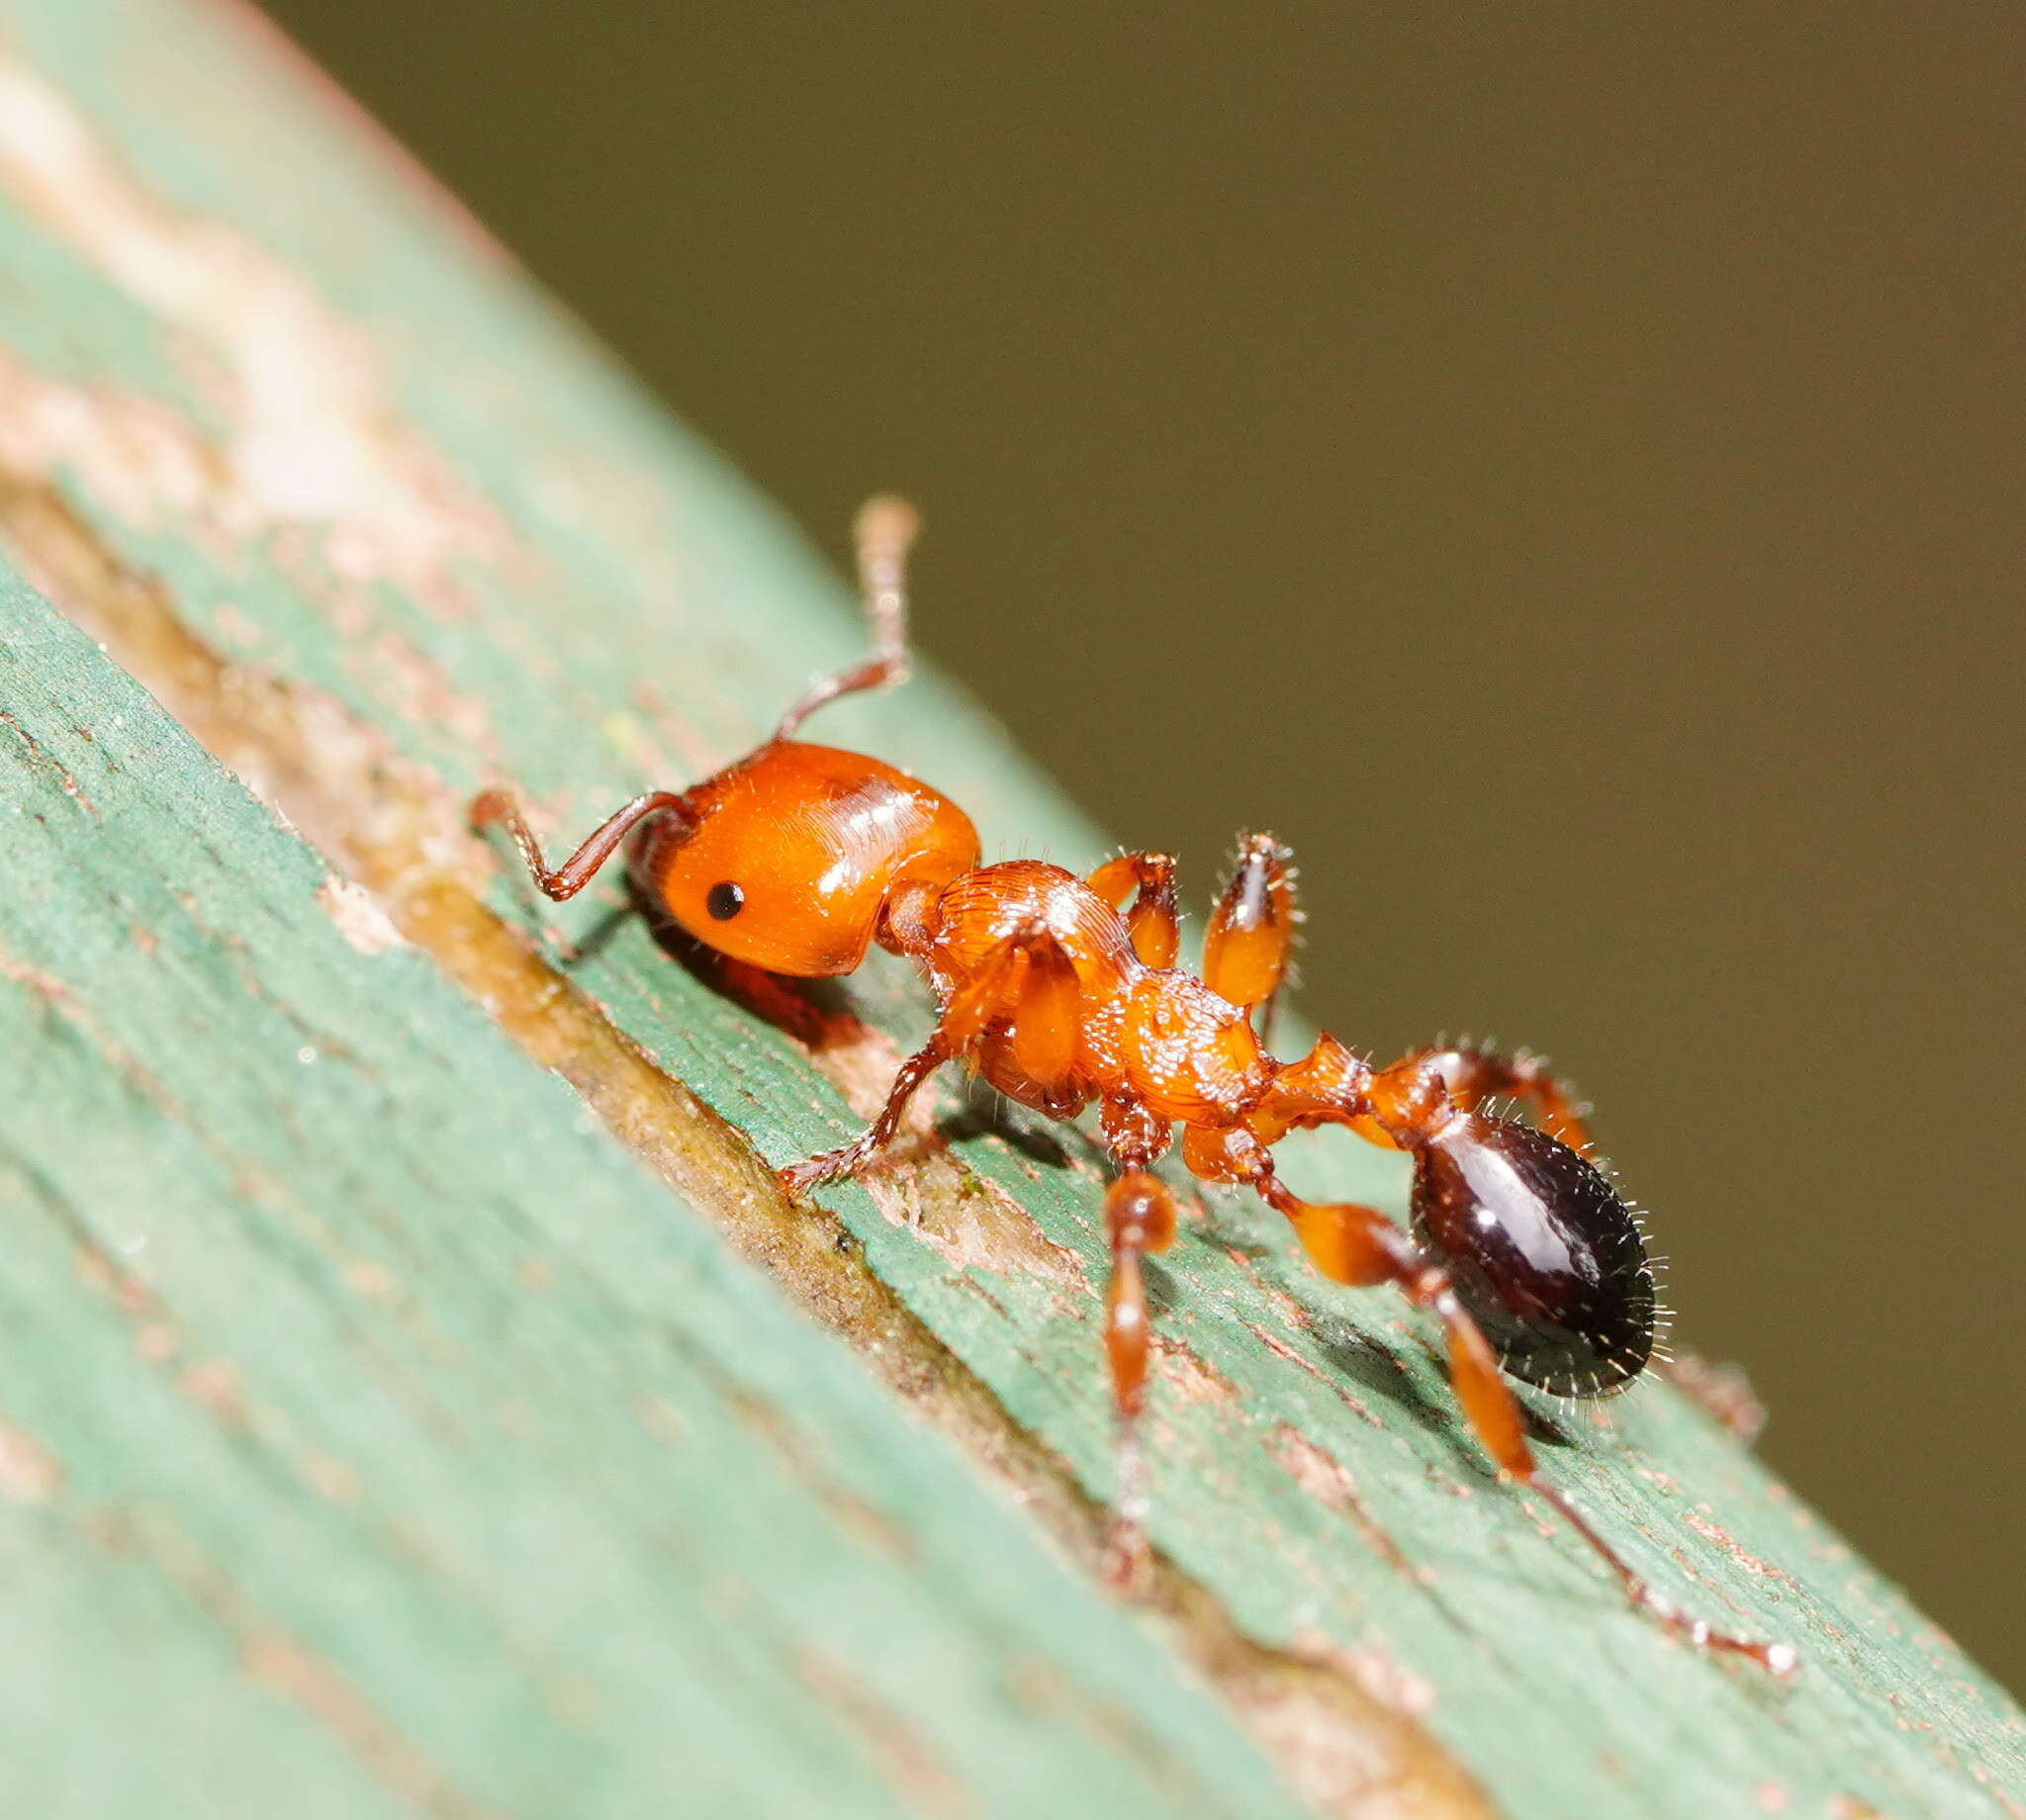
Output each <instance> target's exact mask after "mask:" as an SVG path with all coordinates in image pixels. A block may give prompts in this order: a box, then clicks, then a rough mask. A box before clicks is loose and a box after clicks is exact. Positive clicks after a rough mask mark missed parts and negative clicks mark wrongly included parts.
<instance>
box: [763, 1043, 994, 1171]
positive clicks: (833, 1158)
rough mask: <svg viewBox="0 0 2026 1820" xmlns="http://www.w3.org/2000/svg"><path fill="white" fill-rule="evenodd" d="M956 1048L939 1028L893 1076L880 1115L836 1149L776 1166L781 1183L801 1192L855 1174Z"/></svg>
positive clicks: (889, 1137) (883, 1144) (889, 1139)
mask: <svg viewBox="0 0 2026 1820" xmlns="http://www.w3.org/2000/svg"><path fill="white" fill-rule="evenodd" d="M954 1052H955V1051H954V1050H953V1049H952V1048H951V1047H950V1044H949V1043H948V1041H947V1040H946V1039H945V1038H944V1036H943V1033H942V1032H941V1031H940V1030H939V1031H938V1032H937V1033H936V1034H935V1035H934V1036H932V1037H931V1038H930V1039H929V1040H928V1042H926V1043H925V1044H923V1045H922V1047H920V1048H918V1049H916V1050H915V1052H914V1053H913V1054H912V1055H910V1056H909V1057H908V1058H907V1059H906V1060H905V1061H904V1062H902V1063H901V1064H900V1072H899V1073H898V1074H896V1075H895V1076H894V1077H893V1085H892V1087H891V1088H889V1089H888V1090H887V1094H886V1104H885V1105H884V1106H882V1107H880V1108H879V1116H878V1117H877V1118H876V1119H875V1120H874V1121H873V1123H872V1124H871V1125H869V1126H867V1127H866V1129H865V1130H864V1131H863V1132H861V1133H860V1134H859V1135H858V1136H857V1137H856V1138H853V1139H852V1140H851V1142H849V1143H847V1144H844V1145H842V1146H840V1147H839V1148H837V1149H835V1150H825V1151H823V1152H822V1154H820V1155H818V1156H811V1157H809V1158H808V1159H807V1160H806V1161H803V1162H798V1163H790V1164H788V1165H787V1167H786V1168H784V1169H777V1170H776V1171H775V1175H776V1176H777V1177H778V1178H779V1179H780V1182H781V1185H782V1187H783V1188H784V1189H786V1190H787V1192H788V1193H789V1194H790V1195H798V1194H800V1193H802V1192H803V1191H804V1190H805V1189H809V1188H814V1187H815V1186H816V1185H817V1183H819V1182H828V1181H834V1180H835V1179H836V1178H837V1177H838V1176H840V1175H856V1174H857V1173H858V1172H859V1171H860V1170H861V1169H863V1168H864V1167H865V1166H866V1164H868V1163H869V1162H871V1161H872V1160H873V1158H874V1157H875V1156H876V1155H878V1153H879V1152H880V1151H881V1150H883V1149H884V1148H885V1147H886V1146H887V1145H888V1144H889V1143H891V1142H892V1141H893V1134H894V1133H895V1132H897V1131H898V1130H899V1129H900V1120H901V1115H902V1114H903V1113H905V1112H906V1111H907V1103H908V1101H909V1100H911V1099H913V1098H914V1096H915V1091H916V1089H917V1088H919V1087H920V1086H921V1084H922V1083H923V1082H924V1081H925V1080H927V1079H928V1078H929V1076H930V1075H931V1074H933V1073H935V1071H936V1070H937V1069H938V1068H940V1067H941V1066H942V1065H943V1063H944V1062H946V1061H948V1060H949V1059H950V1057H951V1055H952V1054H953V1053H954Z"/></svg>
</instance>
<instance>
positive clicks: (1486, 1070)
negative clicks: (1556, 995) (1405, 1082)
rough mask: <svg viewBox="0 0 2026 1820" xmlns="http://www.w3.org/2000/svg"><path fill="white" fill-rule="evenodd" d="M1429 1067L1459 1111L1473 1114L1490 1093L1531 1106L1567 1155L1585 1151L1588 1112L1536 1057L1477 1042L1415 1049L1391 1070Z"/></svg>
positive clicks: (1535, 1114) (1582, 1103)
mask: <svg viewBox="0 0 2026 1820" xmlns="http://www.w3.org/2000/svg"><path fill="white" fill-rule="evenodd" d="M1429 1062H1431V1063H1433V1064H1434V1066H1435V1068H1436V1069H1437V1070H1438V1071H1439V1072H1440V1074H1441V1076H1442V1079H1443V1081H1444V1083H1445V1084H1446V1085H1447V1087H1448V1089H1449V1098H1450V1100H1451V1101H1452V1102H1453V1103H1454V1104H1455V1105H1456V1106H1457V1108H1458V1109H1459V1110H1461V1111H1463V1112H1475V1111H1476V1110H1477V1109H1478V1107H1479V1106H1480V1105H1482V1104H1483V1103H1484V1101H1486V1100H1487V1099H1489V1098H1491V1096H1492V1095H1494V1094H1505V1095H1508V1096H1510V1097H1511V1098H1513V1099H1516V1100H1519V1101H1521V1102H1523V1103H1524V1104H1526V1105H1527V1106H1529V1107H1531V1109H1532V1111H1533V1115H1534V1118H1535V1120H1536V1121H1537V1122H1538V1124H1539V1126H1540V1129H1541V1130H1542V1131H1544V1132H1545V1133H1547V1135H1548V1136H1549V1137H1550V1138H1555V1139H1557V1140H1558V1141H1559V1142H1562V1143H1565V1144H1567V1145H1568V1146H1569V1148H1570V1149H1572V1150H1582V1151H1588V1150H1589V1148H1590V1130H1589V1127H1588V1126H1587V1125H1585V1123H1584V1118H1585V1116H1586V1115H1587V1114H1588V1113H1589V1111H1590V1108H1589V1106H1588V1104H1587V1103H1585V1102H1583V1101H1581V1100H1579V1099H1578V1098H1577V1097H1576V1095H1575V1093H1574V1091H1573V1090H1572V1089H1571V1088H1570V1086H1569V1084H1568V1083H1567V1082H1566V1081H1563V1080H1559V1079H1557V1078H1556V1077H1555V1075H1554V1073H1553V1072H1552V1071H1551V1070H1550V1069H1549V1067H1548V1065H1547V1063H1546V1062H1545V1061H1544V1060H1542V1059H1541V1057H1540V1056H1538V1055H1531V1054H1528V1053H1527V1051H1526V1050H1524V1049H1520V1050H1519V1051H1517V1052H1516V1053H1514V1054H1512V1055H1501V1054H1500V1053H1499V1052H1498V1051H1497V1050H1496V1049H1494V1048H1491V1047H1488V1046H1486V1045H1484V1044H1479V1043H1468V1042H1465V1043H1458V1044H1451V1045H1447V1046H1437V1047H1429V1048H1425V1049H1416V1050H1415V1051H1414V1052H1413V1053H1412V1054H1408V1055H1403V1056H1402V1057H1401V1058H1400V1059H1399V1061H1397V1062H1395V1063H1394V1064H1393V1065H1394V1067H1396V1068H1412V1067H1419V1066H1421V1065H1422V1064H1424V1063H1429Z"/></svg>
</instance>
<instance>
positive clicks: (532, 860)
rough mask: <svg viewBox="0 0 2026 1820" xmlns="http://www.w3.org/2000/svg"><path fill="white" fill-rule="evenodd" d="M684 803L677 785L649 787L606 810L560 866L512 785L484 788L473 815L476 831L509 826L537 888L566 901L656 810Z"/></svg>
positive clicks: (473, 825) (678, 806)
mask: <svg viewBox="0 0 2026 1820" xmlns="http://www.w3.org/2000/svg"><path fill="white" fill-rule="evenodd" d="M682 806H683V798H682V797H681V796H680V795H678V794H677V793H676V792H675V791H673V790H649V791H648V792H647V793H646V794H645V795H642V796H636V797H634V798H633V800H632V801H631V802H629V803H627V804H626V806H625V807H624V808H622V809H618V810H615V811H614V812H613V813H612V814H610V815H608V816H606V817H605V819H604V821H603V822H601V823H600V824H599V828H598V831H597V832H596V833H595V834H594V835H593V836H592V837H591V839H590V840H588V841H586V842H585V843H584V845H583V846H582V847H580V848H579V849H578V850H577V851H576V852H575V853H574V854H572V855H571V856H570V858H569V859H567V860H565V861H564V862H563V864H562V865H559V866H557V867H556V868H555V869H554V870H551V869H550V868H549V866H548V865H546V864H545V863H544V861H543V859H542V850H541V847H540V845H539V844H538V843H537V842H536V840H535V838H534V830H533V829H531V828H530V827H528V825H527V818H526V816H524V815H522V814H521V812H520V805H519V803H517V802H516V801H515V800H514V799H513V792H512V791H511V790H505V789H491V790H481V791H480V792H479V794H478V795H476V796H474V797H473V798H472V802H471V810H470V821H471V831H472V833H474V834H484V833H485V831H486V830H487V829H488V828H491V827H496V826H497V827H502V828H505V829H506V832H507V833H508V834H509V835H510V836H511V837H512V839H513V845H514V846H515V847H516V848H518V849H519V851H520V857H521V859H522V861H523V862H525V864H526V865H527V875H528V877H529V878H530V879H532V880H533V881H534V885H535V888H536V889H537V890H539V891H541V892H542V893H543V894H544V895H545V896H548V897H552V898H554V899H555V900H556V902H557V903H559V904H560V903H562V902H564V901H565V900H566V899H568V898H572V897H575V896H576V895H577V893H578V892H579V891H581V890H583V889H584V887H585V886H586V885H588V884H589V883H590V882H591V878H592V874H593V873H594V872H596V871H597V870H598V868H599V866H601V865H604V863H605V862H606V861H607V860H609V859H610V858H611V857H612V855H613V853H614V852H615V851H616V850H617V848H618V845H619V843H620V842H621V841H623V840H624V839H625V838H626V837H627V835H629V834H631V833H632V832H633V830H634V829H635V828H637V827H638V826H639V825H640V824H641V823H642V822H644V821H645V820H646V819H647V818H648V817H649V816H650V815H659V814H662V813H663V812H664V811H666V810H669V809H679V808H681V807H682Z"/></svg>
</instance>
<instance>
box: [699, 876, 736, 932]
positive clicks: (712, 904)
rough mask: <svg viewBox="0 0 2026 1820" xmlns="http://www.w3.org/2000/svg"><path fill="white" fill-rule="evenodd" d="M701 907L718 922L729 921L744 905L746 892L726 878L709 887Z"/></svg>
mask: <svg viewBox="0 0 2026 1820" xmlns="http://www.w3.org/2000/svg"><path fill="white" fill-rule="evenodd" d="M703 907H704V909H706V910H708V911H709V912H710V914H711V916H712V917H713V918H715V919H716V920H717V921H718V922H720V923H729V922H730V921H731V920H732V918H733V917H735V916H737V915H738V913H739V912H740V911H741V910H743V909H744V908H745V907H746V894H745V892H744V891H742V890H740V889H739V887H738V886H737V885H735V884H733V883H732V881H731V880H730V879H729V878H727V879H724V880H723V881H722V882H721V883H718V884H714V885H712V886H711V887H710V890H709V893H708V895H706V896H705V898H704V899H703Z"/></svg>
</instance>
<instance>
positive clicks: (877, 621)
mask: <svg viewBox="0 0 2026 1820" xmlns="http://www.w3.org/2000/svg"><path fill="white" fill-rule="evenodd" d="M921 522H922V521H921V516H920V514H919V513H918V512H916V510H915V508H914V507H913V506H912V505H910V504H909V503H908V502H907V501H906V500H897V499H894V498H893V497H892V496H891V495H890V494H880V495H877V496H875V498H873V499H870V500H867V501H866V502H865V504H863V505H862V506H860V507H859V515H858V518H857V520H856V522H855V523H854V524H853V526H852V530H853V534H854V535H855V536H856V538H857V540H858V547H859V592H860V594H861V595H862V596H863V598H864V600H865V606H866V619H867V621H868V622H869V623H870V624H871V626H872V628H873V655H872V656H871V657H870V658H868V659H867V660H866V661H865V662H864V663H863V664H854V665H853V666H852V667H851V668H850V669H849V670H840V671H839V672H838V673H837V674H836V675H835V676H829V677H823V678H820V679H819V680H818V681H816V682H814V683H810V684H809V686H808V688H807V689H806V690H805V691H804V693H803V694H802V696H801V699H800V700H798V701H797V702H796V703H795V704H794V706H793V707H791V708H789V709H788V711H787V712H786V713H785V714H783V716H782V717H781V725H780V726H778V727H777V728H775V730H774V737H775V738H776V739H778V740H784V739H792V738H793V737H794V732H795V729H796V728H797V727H799V726H800V725H801V724H802V722H803V721H805V720H807V719H808V717H809V716H810V715H811V714H813V713H814V712H815V711H816V710H817V709H818V708H820V707H821V706H822V705H823V704H824V703H825V702H826V701H835V700H836V699H837V697H838V696H840V695H855V694H857V693H859V692H860V691H861V690H862V689H869V688H885V687H886V686H888V685H889V684H890V683H905V682H906V681H907V674H908V672H907V552H908V550H909V548H910V547H911V546H912V545H913V543H914V540H915V536H916V534H917V533H918V532H919V531H920V530H921Z"/></svg>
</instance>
